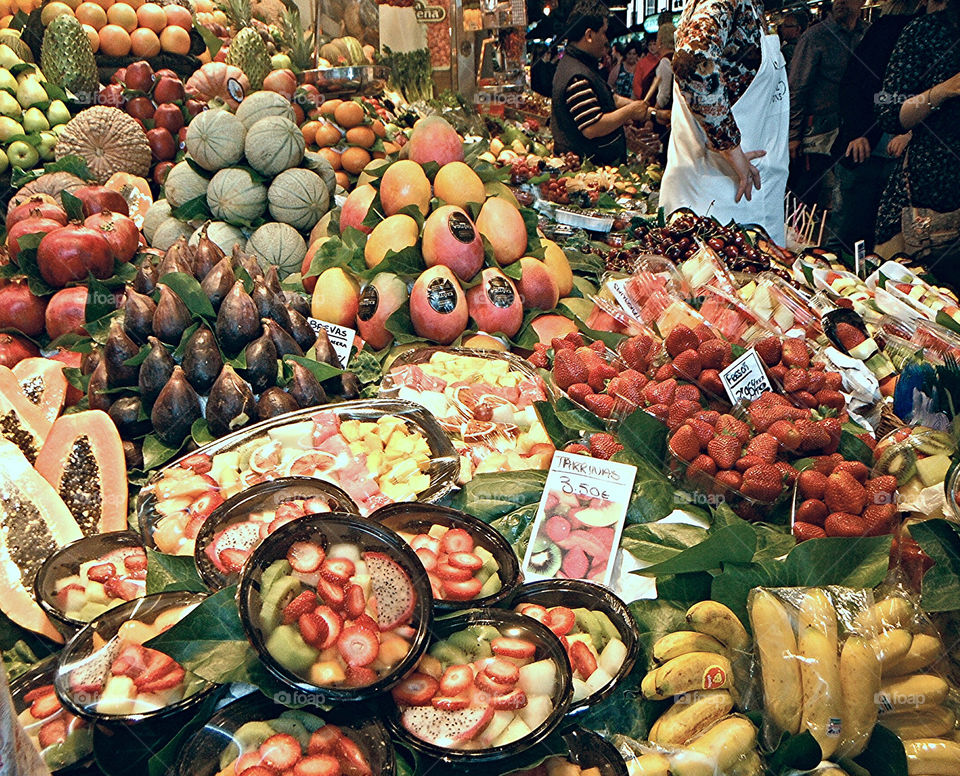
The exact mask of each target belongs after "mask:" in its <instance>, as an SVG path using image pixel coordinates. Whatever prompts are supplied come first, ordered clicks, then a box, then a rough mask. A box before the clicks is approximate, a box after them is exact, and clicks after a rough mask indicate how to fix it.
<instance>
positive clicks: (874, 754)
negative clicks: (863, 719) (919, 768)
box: [854, 720, 907, 776]
mask: <svg viewBox="0 0 960 776" xmlns="http://www.w3.org/2000/svg"><path fill="white" fill-rule="evenodd" d="M854 762H855V763H857V765H859V766H861V767H863V768H866V769H867V771H869V773H870V776H902V774H904V773H907V755H906V752H904V750H903V742H902V741H901V740H900V739H899V738H898V737H897V735H896V734H895V733H893V732H891V731H890V730H888V729H887V728H885V727H884V726H883V722H882V720H881V722H880V724H879V725H877V726H876V727H875V728H874V729H873V734H872V735H871V736H870V740H869V741H868V742H867V748H866V749H865V750H864V751H863V754H861V755H860V756H859V757H855V758H854Z"/></svg>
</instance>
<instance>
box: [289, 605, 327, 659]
mask: <svg viewBox="0 0 960 776" xmlns="http://www.w3.org/2000/svg"><path fill="white" fill-rule="evenodd" d="M314 598H316V596H314ZM284 619H286V612H284ZM297 627H298V628H299V629H300V635H301V636H302V637H303V640H304V641H305V642H307V644H309V645H310V646H311V647H317V648H318V649H320V648H322V647H323V644H324V643H325V642H326V641H327V638H328V637H329V635H330V626H329V625H328V624H327V621H326V619H324V618H323V617H321V616H320V615H319V614H317V612H316V611H313V610H311V611H309V612H305V613H304V614H301V615H300V616H299V617H298V618H297Z"/></svg>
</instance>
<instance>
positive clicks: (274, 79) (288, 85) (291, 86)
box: [263, 70, 297, 100]
mask: <svg viewBox="0 0 960 776" xmlns="http://www.w3.org/2000/svg"><path fill="white" fill-rule="evenodd" d="M263 88H264V89H265V90H266V91H268V92H276V93H277V94H282V95H283V96H284V97H286V98H287V99H288V100H289V99H292V98H293V93H294V92H295V91H296V89H297V77H296V76H295V75H294V74H293V71H292V70H274V71H272V72H270V73H268V74H267V77H266V78H264V79H263Z"/></svg>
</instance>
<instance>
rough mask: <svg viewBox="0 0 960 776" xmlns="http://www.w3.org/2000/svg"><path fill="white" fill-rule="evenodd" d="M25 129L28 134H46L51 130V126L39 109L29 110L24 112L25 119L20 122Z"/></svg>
mask: <svg viewBox="0 0 960 776" xmlns="http://www.w3.org/2000/svg"><path fill="white" fill-rule="evenodd" d="M20 123H21V124H23V128H24V129H25V130H26V131H27V132H46V131H47V130H48V129H50V124H49V122H48V121H47V117H46V116H45V115H44V114H43V111H42V110H40V109H39V108H36V107H34V108H27V109H26V110H25V111H24V112H23V118H22V119H21V120H20Z"/></svg>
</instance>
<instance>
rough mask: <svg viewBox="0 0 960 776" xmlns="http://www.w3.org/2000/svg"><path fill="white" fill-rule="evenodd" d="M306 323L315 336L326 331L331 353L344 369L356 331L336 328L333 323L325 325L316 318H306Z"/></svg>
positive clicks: (342, 327) (340, 327)
mask: <svg viewBox="0 0 960 776" xmlns="http://www.w3.org/2000/svg"><path fill="white" fill-rule="evenodd" d="M307 322H308V323H309V324H310V326H311V328H312V329H313V330H314V331H315V332H316V333H317V334H319V333H320V332H321V331H323V330H326V332H327V336H328V337H329V338H330V344H331V345H332V346H333V352H334V353H336V354H337V358H338V359H339V360H340V366H341V367H342V368H344V369H346V368H347V364H349V363H350V351H351V350H352V349H353V340H354V339H355V338H356V336H357V332H356V330H355V329H350V328H347V327H346V326H338V325H337V324H335V323H327V322H326V321H321V320H319V319H318V318H307Z"/></svg>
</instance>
